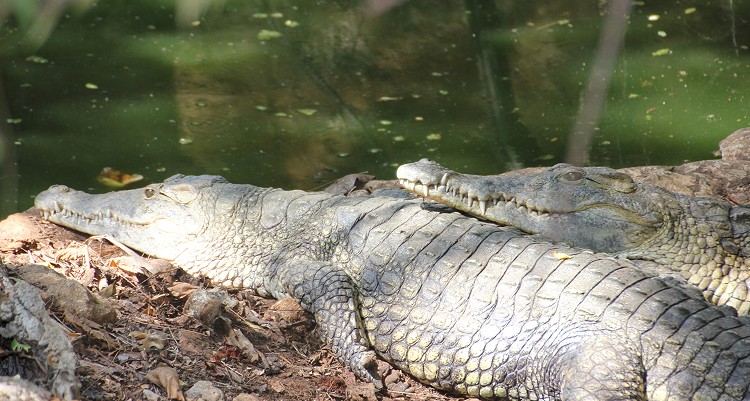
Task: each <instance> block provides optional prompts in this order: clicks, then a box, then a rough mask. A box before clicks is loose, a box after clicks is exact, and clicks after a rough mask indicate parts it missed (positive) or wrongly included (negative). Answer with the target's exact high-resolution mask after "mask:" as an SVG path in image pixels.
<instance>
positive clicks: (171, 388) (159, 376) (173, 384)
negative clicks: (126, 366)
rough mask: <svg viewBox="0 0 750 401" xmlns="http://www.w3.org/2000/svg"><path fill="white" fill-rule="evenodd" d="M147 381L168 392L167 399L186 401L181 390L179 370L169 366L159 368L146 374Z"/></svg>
mask: <svg viewBox="0 0 750 401" xmlns="http://www.w3.org/2000/svg"><path fill="white" fill-rule="evenodd" d="M146 379H148V380H149V381H150V382H151V383H154V384H156V385H157V386H160V387H162V388H163V389H164V390H166V391H167V399H170V400H178V401H185V396H184V395H183V394H182V390H180V377H179V375H178V374H177V369H175V368H172V367H169V366H159V367H157V368H156V369H154V370H152V371H150V372H148V373H147V374H146Z"/></svg>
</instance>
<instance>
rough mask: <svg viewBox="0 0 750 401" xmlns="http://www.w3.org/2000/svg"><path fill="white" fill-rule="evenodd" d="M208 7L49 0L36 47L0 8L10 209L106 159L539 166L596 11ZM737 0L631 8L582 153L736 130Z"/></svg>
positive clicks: (555, 144)
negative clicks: (55, 1)
mask: <svg viewBox="0 0 750 401" xmlns="http://www.w3.org/2000/svg"><path fill="white" fill-rule="evenodd" d="M209 3H210V4H211V6H210V7H208V8H207V9H205V10H185V9H181V10H180V9H175V6H174V4H173V3H170V2H152V1H146V0H141V1H111V2H98V3H93V4H92V5H91V6H90V7H89V8H88V9H86V10H85V12H84V11H82V10H81V11H76V10H72V9H70V10H66V11H65V12H64V13H63V14H61V18H60V19H59V21H58V22H57V25H56V28H55V29H54V30H52V31H51V33H50V35H49V37H48V38H47V40H46V41H45V42H44V43H43V45H41V47H39V48H38V49H34V48H30V47H22V46H19V45H15V44H16V43H21V42H20V41H17V40H15V39H17V38H19V37H20V36H22V35H23V33H24V29H25V28H24V27H27V26H30V25H31V22H29V21H32V20H31V19H29V18H31V17H28V15H27V14H28V13H27V14H23V15H24V17H20V16H19V15H20V14H18V13H15V14H8V15H7V16H6V17H5V19H4V22H3V24H2V29H3V30H2V32H0V69H1V70H0V72H2V74H1V75H0V76H1V77H2V83H3V86H4V96H5V98H6V99H7V100H8V101H7V103H8V108H7V109H8V112H7V114H4V115H3V123H4V124H6V125H5V127H4V128H3V127H0V129H2V132H3V133H4V134H5V138H6V139H7V141H8V143H10V144H12V146H10V148H11V149H12V151H13V153H14V154H13V155H12V156H13V157H15V160H16V161H17V166H15V167H16V170H17V171H16V172H17V174H18V186H17V188H18V195H15V194H13V193H12V191H11V190H10V189H13V188H15V187H16V184H15V183H13V182H12V180H9V179H8V177H7V176H6V177H5V178H3V194H4V195H5V197H6V198H11V199H12V200H15V199H16V197H17V199H18V206H17V207H18V208H19V209H23V208H26V207H28V206H30V205H31V197H32V196H33V195H34V194H36V193H37V192H39V191H40V190H42V189H44V188H46V187H47V186H48V185H50V184H53V183H65V184H68V185H70V186H74V187H79V188H83V189H91V190H94V191H106V190H107V188H105V187H103V186H101V185H100V184H99V183H98V182H97V181H96V175H97V173H98V172H99V171H100V170H101V169H102V168H103V167H107V166H110V167H113V168H117V169H119V170H122V171H126V172H132V173H140V174H142V175H144V176H145V177H146V179H145V180H144V181H143V182H149V181H160V180H162V179H164V178H166V177H167V176H170V175H172V174H175V173H177V172H180V173H187V174H201V173H209V174H221V175H224V176H226V177H227V178H229V179H230V180H232V181H236V182H251V183H254V184H258V185H264V186H278V187H286V188H292V187H294V188H304V189H312V188H316V187H319V186H321V185H323V184H324V183H325V182H327V181H329V180H332V179H334V178H336V177H338V176H341V175H344V174H348V173H352V172H363V171H368V172H370V173H371V174H375V175H377V176H379V177H380V178H391V177H393V172H394V166H395V165H397V164H399V163H404V162H408V161H413V160H416V159H419V158H422V157H430V158H433V159H436V160H439V161H440V162H441V163H442V164H444V165H447V166H450V167H453V168H457V169H461V170H464V171H472V172H476V173H483V174H484V173H493V172H499V171H501V170H505V169H508V168H510V167H511V166H526V165H540V164H553V163H556V162H558V161H560V160H561V159H562V157H563V156H564V154H565V147H566V143H567V139H568V137H569V133H570V132H571V130H572V129H573V125H574V122H575V117H576V115H577V114H578V110H579V104H580V100H581V96H582V92H583V89H584V87H585V85H586V82H587V80H588V78H589V72H590V65H591V63H592V61H593V60H594V57H595V55H596V54H595V53H596V48H597V43H598V42H599V37H600V33H601V28H602V23H603V21H604V18H605V16H606V4H604V3H602V4H599V3H596V2H590V1H583V0H577V1H572V2H570V1H567V2H562V1H553V2H549V1H546V2H543V1H532V2H520V1H511V2H490V1H481V0H475V1H446V2H429V1H426V0H413V1H409V2H399V1H393V2H382V1H377V0H373V1H365V2H359V1H318V2H315V3H313V2H309V3H299V2H291V1H281V0H276V1H274V0H267V1H239V0H234V1H233V0H226V1H215V2H206V3H205V4H209ZM179 4H182V3H179ZM748 7H750V6H748V5H747V4H745V2H742V3H740V2H734V3H732V2H726V1H716V2H714V1H709V2H705V1H702V2H680V3H679V4H669V5H664V4H643V3H636V4H635V6H634V8H633V11H632V14H631V16H630V19H629V23H628V25H627V32H626V37H625V46H624V49H623V50H622V52H621V53H620V55H619V57H618V59H617V62H616V63H615V68H614V70H613V73H612V83H611V86H610V88H609V91H608V92H607V94H606V96H605V99H604V103H602V105H603V107H604V108H603V114H602V118H601V120H600V121H599V123H598V124H597V126H596V130H595V131H594V136H593V138H592V148H591V161H592V163H593V164H607V165H612V166H627V165H640V164H676V163H681V162H683V161H684V160H697V159H705V158H710V157H711V155H712V151H713V150H715V149H716V148H717V143H718V141H719V140H721V139H722V138H723V137H724V136H726V135H728V134H729V133H730V132H732V131H734V130H735V129H737V128H739V127H742V126H747V125H750V124H749V121H750V118H748V111H747V110H748V107H747V105H746V104H745V99H744V96H745V93H749V92H748V89H750V79H748V78H750V77H749V76H748V75H750V71H749V68H750V67H749V65H748V49H747V45H748V43H746V42H745V41H746V40H747V39H746V38H748V37H749V36H748V35H747V33H748V26H747V18H746V16H747V15H748V11H750V10H749V9H748ZM176 10H177V11H176ZM363 10H366V12H363ZM176 15H177V16H176ZM0 16H1V15H0ZM196 16H199V17H196ZM24 18H25V19H24ZM176 20H177V21H179V22H176ZM186 21H187V23H186ZM177 26H179V28H177ZM3 39H5V40H3ZM29 49H32V50H29ZM4 160H5V161H6V163H5V164H6V167H5V169H4V172H5V173H7V172H9V171H10V172H12V168H10V167H13V164H12V163H11V164H10V167H9V166H8V165H7V164H8V163H10V162H12V160H13V159H9V158H7V157H6V158H5V159H4ZM16 172H13V174H12V176H14V177H15V173H16ZM6 188H10V189H6ZM8 193H11V195H10V196H8V195H7V194H8ZM4 207H5V209H3V210H4V213H7V210H8V206H7V203H6V205H5V206H4Z"/></svg>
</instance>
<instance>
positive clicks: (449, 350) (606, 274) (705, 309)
mask: <svg viewBox="0 0 750 401" xmlns="http://www.w3.org/2000/svg"><path fill="white" fill-rule="evenodd" d="M352 202H356V207H354V205H352V204H351V203H352ZM343 203H344V205H342V206H341V207H340V208H338V209H337V216H338V217H337V219H338V221H340V222H342V223H343V222H346V224H345V225H346V229H345V230H344V231H346V233H347V235H346V241H342V246H345V247H346V250H345V251H342V252H341V253H342V254H346V255H348V256H347V258H348V259H349V260H348V263H347V265H348V266H349V267H347V269H349V274H350V276H351V277H352V280H353V281H354V283H355V285H356V286H357V291H358V292H359V300H358V301H359V307H360V311H361V316H362V319H363V323H364V326H365V328H366V331H367V336H368V339H369V341H370V343H371V344H372V345H373V347H374V348H375V349H376V350H377V352H378V353H379V354H380V355H381V356H382V357H383V358H385V359H386V360H388V361H390V362H392V363H393V364H395V365H396V366H398V367H399V368H401V369H403V370H405V371H407V372H409V373H410V374H411V375H413V376H414V377H416V378H417V379H419V380H421V381H423V382H426V383H429V384H432V385H434V386H436V387H438V388H450V389H454V390H457V391H458V392H461V393H464V394H469V395H472V396H481V397H486V398H492V397H509V398H511V399H526V398H531V399H534V398H540V399H544V398H547V399H609V398H622V399H646V397H648V399H654V400H656V399H668V398H669V397H677V398H675V399H681V398H683V397H684V398H685V399H687V398H690V397H693V396H695V395H697V394H701V395H703V394H705V395H716V394H718V395H721V394H724V396H726V397H730V398H728V399H742V397H744V396H745V393H746V392H747V388H748V383H750V365H749V363H750V362H748V357H747V355H748V353H750V329H748V328H746V327H750V325H748V324H747V323H748V321H746V320H741V319H739V318H737V317H736V316H735V315H734V312H733V311H732V310H730V309H728V308H717V307H715V306H712V305H709V304H708V303H706V302H705V301H704V300H703V299H702V296H701V294H700V293H699V292H698V291H695V290H693V289H689V288H684V287H682V286H680V285H679V284H677V283H675V282H669V281H666V280H664V279H660V278H656V277H652V276H650V275H648V274H646V273H643V272H641V271H640V270H638V269H637V268H635V267H634V266H633V265H632V264H630V263H629V262H627V261H622V260H617V259H613V258H611V257H606V256H604V255H600V254H593V253H590V252H584V251H581V250H577V249H574V248H568V247H564V246H560V245H553V244H549V243H544V242H539V241H538V240H536V239H534V238H532V237H529V236H524V235H522V234H521V233H520V232H518V231H516V230H514V229H509V228H502V227H497V226H495V225H492V224H485V223H482V222H479V221H477V220H475V219H472V218H467V217H464V216H462V215H459V214H456V213H435V212H431V211H425V210H422V208H421V207H420V204H419V202H418V201H415V202H403V201H398V202H394V201H390V200H387V199H384V198H381V199H362V200H355V201H351V200H347V201H344V202H343ZM352 213H353V214H354V215H352ZM355 215H356V216H355ZM728 333H731V334H728ZM711 360H713V361H714V362H713V363H709V361H711ZM717 363H718V364H719V365H721V368H715V366H716V364H717ZM712 366H713V367H714V368H712ZM730 368H731V369H730ZM712 369H713V370H712ZM722 369H724V370H722ZM714 370H716V372H714ZM709 376H710V379H711V380H709ZM709 399H713V398H709Z"/></svg>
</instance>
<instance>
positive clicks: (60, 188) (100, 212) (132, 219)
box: [34, 175, 226, 260]
mask: <svg viewBox="0 0 750 401" xmlns="http://www.w3.org/2000/svg"><path fill="white" fill-rule="evenodd" d="M221 183H226V181H225V180H224V179H223V178H222V177H218V176H187V177H186V176H181V175H176V176H173V177H170V178H168V179H167V180H165V181H164V182H163V183H158V184H152V185H149V186H147V187H145V188H141V189H132V190H126V191H117V192H110V193H106V194H100V195H93V194H88V193H85V192H81V191H76V190H74V189H71V188H68V187H66V186H64V185H53V186H52V187H50V188H49V189H48V190H46V191H44V192H42V193H40V194H39V195H37V197H36V199H35V201H34V203H35V206H36V207H37V209H39V210H40V211H41V213H42V215H43V217H44V218H46V219H47V220H49V221H52V222H53V223H57V224H60V225H63V226H66V227H70V228H72V229H74V230H77V231H81V232H84V233H88V234H97V235H108V236H110V237H112V238H115V239H117V240H118V241H120V242H122V243H123V244H125V245H128V246H130V247H132V248H135V249H137V250H139V251H142V252H145V253H147V254H149V255H153V256H156V257H160V258H163V259H167V260H175V259H176V258H177V257H178V256H180V255H181V254H183V253H185V252H186V251H187V249H186V247H187V246H189V244H190V243H191V242H192V241H193V240H194V239H195V238H196V237H198V235H200V234H201V233H202V232H204V231H205V230H206V227H207V224H208V214H207V213H206V210H210V209H215V208H217V207H218V206H220V205H218V204H217V200H218V197H217V195H218V191H212V190H210V189H211V188H212V187H215V186H217V185H219V184H221ZM219 203H220V202H219ZM209 207H210V209H209Z"/></svg>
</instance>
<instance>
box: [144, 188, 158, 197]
mask: <svg viewBox="0 0 750 401" xmlns="http://www.w3.org/2000/svg"><path fill="white" fill-rule="evenodd" d="M143 195H144V196H146V199H151V198H153V197H154V195H156V190H155V189H153V188H146V189H144V190H143Z"/></svg>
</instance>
